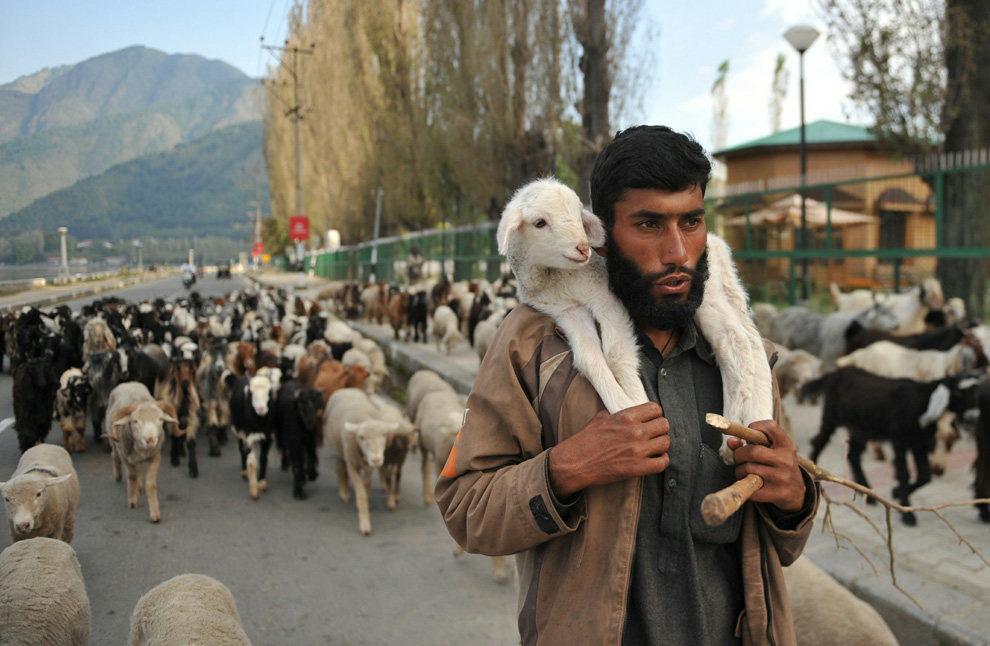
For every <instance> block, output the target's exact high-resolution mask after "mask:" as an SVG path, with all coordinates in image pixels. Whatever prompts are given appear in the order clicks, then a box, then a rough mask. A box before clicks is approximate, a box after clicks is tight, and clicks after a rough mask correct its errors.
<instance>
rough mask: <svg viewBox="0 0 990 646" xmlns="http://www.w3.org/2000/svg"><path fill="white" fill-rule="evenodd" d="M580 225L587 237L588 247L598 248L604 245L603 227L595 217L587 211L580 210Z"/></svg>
mask: <svg viewBox="0 0 990 646" xmlns="http://www.w3.org/2000/svg"><path fill="white" fill-rule="evenodd" d="M581 223H582V224H583V225H584V232H585V233H586V234H587V235H588V244H589V245H591V246H592V247H600V246H602V245H603V244H605V227H604V226H603V225H602V221H601V220H600V219H599V218H598V216H597V215H595V214H594V213H592V212H591V211H589V210H588V209H581Z"/></svg>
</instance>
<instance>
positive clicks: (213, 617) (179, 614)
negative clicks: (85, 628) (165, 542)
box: [128, 574, 251, 646]
mask: <svg viewBox="0 0 990 646" xmlns="http://www.w3.org/2000/svg"><path fill="white" fill-rule="evenodd" d="M128 644H129V646H151V645H152V644H153V645H154V646H185V645H186V644H210V646H251V641H250V640H249V639H248V637H247V634H246V633H245V632H244V626H243V625H242V624H241V616H240V615H239V614H238V612H237V605H236V604H235V603H234V595H232V594H231V593H230V590H229V589H228V588H227V586H225V585H224V584H223V583H220V582H219V581H217V580H216V579H214V578H213V577H209V576H206V575H203V574H180V575H179V576H176V577H173V578H171V579H169V580H168V581H165V582H164V583H161V584H159V585H157V586H155V587H154V588H152V589H151V590H149V591H148V592H147V593H145V595H144V596H142V597H141V598H140V599H139V600H138V602H137V605H136V606H134V613H133V614H132V615H131V634H130V637H129V640H128Z"/></svg>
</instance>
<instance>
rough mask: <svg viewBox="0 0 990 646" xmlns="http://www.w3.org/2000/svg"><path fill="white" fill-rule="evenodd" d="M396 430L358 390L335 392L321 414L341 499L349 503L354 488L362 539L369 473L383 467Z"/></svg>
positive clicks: (366, 528) (366, 529)
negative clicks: (391, 437) (334, 459)
mask: <svg viewBox="0 0 990 646" xmlns="http://www.w3.org/2000/svg"><path fill="white" fill-rule="evenodd" d="M398 430H399V424H397V423H395V422H386V421H382V419H381V413H380V411H379V410H378V407H377V406H375V404H374V403H372V401H371V400H370V399H369V398H368V395H367V394H365V392H364V391H363V390H361V389H359V388H341V389H340V390H338V391H336V392H335V393H334V394H332V395H330V399H329V400H328V401H327V405H326V408H325V409H324V412H323V436H324V438H325V439H326V443H327V444H328V445H329V446H330V450H331V452H332V453H333V455H334V457H335V458H336V460H337V483H338V486H339V490H338V491H339V493H340V499H341V500H343V501H344V503H349V502H350V501H351V487H353V488H354V497H355V502H356V504H357V511H358V529H359V530H360V531H361V534H363V535H364V536H370V535H371V514H370V512H369V511H368V488H369V485H370V484H371V472H372V470H374V469H378V468H380V467H381V466H382V465H383V464H384V463H385V448H386V447H387V446H388V438H389V435H390V434H392V433H395V432H396V431H398Z"/></svg>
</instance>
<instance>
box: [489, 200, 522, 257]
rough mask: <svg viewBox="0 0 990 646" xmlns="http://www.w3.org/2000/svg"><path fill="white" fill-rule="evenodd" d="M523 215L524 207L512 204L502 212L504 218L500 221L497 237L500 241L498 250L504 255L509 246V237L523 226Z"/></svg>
mask: <svg viewBox="0 0 990 646" xmlns="http://www.w3.org/2000/svg"><path fill="white" fill-rule="evenodd" d="M522 216H523V214H522V209H520V208H516V207H513V206H511V205H510V206H509V207H507V208H506V209H505V211H503V212H502V219H501V220H499V222H498V231H497V232H496V234H495V239H496V240H497V241H498V252H499V253H500V254H502V255H503V256H504V255H505V252H506V250H507V249H508V247H509V238H510V237H512V234H513V233H515V232H516V231H518V230H519V227H520V226H522Z"/></svg>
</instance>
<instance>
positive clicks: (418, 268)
mask: <svg viewBox="0 0 990 646" xmlns="http://www.w3.org/2000/svg"><path fill="white" fill-rule="evenodd" d="M425 260H426V259H425V258H423V256H421V255H419V247H417V246H416V245H413V246H412V248H411V249H410V250H409V256H408V257H407V258H406V278H407V279H408V281H409V284H410V285H415V284H416V283H418V282H419V281H420V279H421V278H422V277H423V263H424V262H425Z"/></svg>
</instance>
